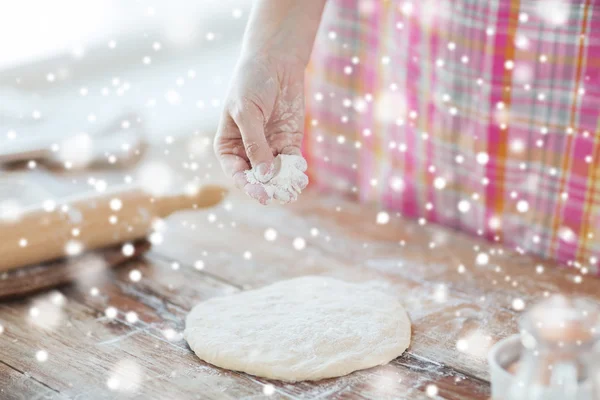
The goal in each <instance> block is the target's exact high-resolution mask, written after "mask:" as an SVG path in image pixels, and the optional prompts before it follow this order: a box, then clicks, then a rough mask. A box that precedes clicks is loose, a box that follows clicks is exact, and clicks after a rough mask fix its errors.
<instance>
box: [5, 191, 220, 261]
mask: <svg viewBox="0 0 600 400" xmlns="http://www.w3.org/2000/svg"><path fill="white" fill-rule="evenodd" d="M225 194H226V189H224V188H222V187H219V186H205V187H203V188H201V189H200V190H199V191H198V192H197V193H196V194H194V195H186V194H178V195H169V196H159V197H156V196H152V195H150V194H148V193H146V192H144V191H143V190H141V189H136V188H132V187H127V188H123V189H118V190H114V191H111V192H105V193H93V194H87V195H86V194H84V195H81V196H79V197H74V198H70V199H65V200H64V201H62V202H60V204H56V205H54V204H48V203H46V204H44V205H43V206H41V207H34V208H29V209H25V210H23V213H22V214H21V215H20V217H19V218H18V219H17V220H16V221H14V222H12V221H11V222H0V272H2V271H8V270H11V269H14V268H19V267H23V266H26V265H31V264H37V263H41V262H46V261H51V260H55V259H58V258H62V257H68V256H76V255H78V254H80V253H81V252H82V251H85V250H93V249H98V248H101V247H107V246H110V245H114V244H118V243H124V242H130V241H134V240H137V239H141V238H145V237H146V236H147V235H148V234H149V233H150V232H151V230H152V224H153V222H154V221H155V220H156V219H159V218H164V217H166V216H168V215H170V214H172V213H174V212H176V211H180V210H185V209H191V208H206V207H210V206H213V205H215V204H217V203H219V202H220V201H221V199H222V198H223V197H224V195H225Z"/></svg>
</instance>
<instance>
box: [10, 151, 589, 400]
mask: <svg viewBox="0 0 600 400" xmlns="http://www.w3.org/2000/svg"><path fill="white" fill-rule="evenodd" d="M180 145H181V146H180V148H179V149H176V148H169V149H168V150H169V151H166V152H165V151H164V149H161V151H160V152H157V151H154V152H153V155H151V156H150V157H151V159H152V160H158V159H159V160H160V161H161V162H164V163H166V164H168V165H171V166H172V168H173V170H174V171H176V172H177V173H176V174H175V175H176V178H177V179H179V180H181V182H185V181H186V180H187V179H194V178H198V177H200V179H197V180H198V181H199V182H200V183H203V182H209V181H210V182H220V181H221V180H222V178H221V176H220V175H219V173H218V172H217V167H216V164H215V163H214V162H213V161H212V159H211V158H209V156H208V155H206V154H201V155H195V156H194V155H191V154H190V153H189V152H188V149H189V143H187V142H186V143H182V144H180ZM165 153H166V154H165ZM182 154H183V156H182ZM194 157H196V158H195V160H196V161H198V163H199V164H201V167H200V168H199V169H194V170H191V169H190V168H186V167H185V166H184V164H185V163H188V165H189V163H190V162H193V161H194ZM182 160H185V161H182ZM200 160H201V162H200ZM140 168H143V166H140ZM133 173H135V172H131V171H123V172H115V171H94V172H93V175H94V177H95V179H104V180H106V181H107V182H109V183H110V182H119V181H120V182H122V177H123V175H125V174H133ZM11 174H12V177H13V178H14V177H15V176H18V178H19V180H20V181H23V182H25V183H24V184H25V185H27V184H28V183H31V184H34V183H35V185H36V187H38V188H43V193H41V194H40V193H36V194H35V195H32V194H29V193H25V192H26V191H25V192H24V191H21V192H20V193H19V196H21V197H22V196H26V197H27V200H26V201H27V202H29V203H31V202H35V201H40V200H41V199H43V198H45V196H48V195H52V196H62V195H64V194H67V193H71V192H73V191H74V190H83V189H85V188H87V189H89V185H88V184H87V182H88V178H87V176H89V174H90V173H87V174H88V175H76V174H68V175H61V176H57V175H51V174H50V173H47V172H43V171H38V172H36V173H35V174H33V175H23V172H22V171H15V172H11V173H10V174H9V173H5V174H4V178H7V177H8V175H11ZM80 174H81V173H80ZM23 201H25V200H23ZM379 211H380V209H379V208H378V207H377V206H365V205H358V204H356V203H354V202H352V201H350V200H348V199H342V198H337V197H333V196H325V195H322V194H318V193H313V192H310V191H309V192H307V193H304V194H302V196H301V198H300V200H299V201H298V202H297V203H296V204H294V205H291V206H269V207H266V208H265V207H263V206H260V205H259V204H255V203H254V202H253V201H251V200H250V199H248V198H246V197H245V196H244V195H242V194H240V193H238V192H236V191H233V192H232V193H231V195H230V196H229V198H228V199H227V200H226V201H225V202H224V203H223V204H221V205H219V206H218V207H216V208H214V209H208V210H203V211H188V212H182V213H179V214H176V215H174V216H172V217H170V218H168V219H167V220H165V224H164V225H163V226H162V228H161V231H160V235H159V239H160V240H154V242H155V243H156V244H155V245H154V246H153V248H152V249H151V251H150V253H148V254H147V255H146V256H145V257H144V258H142V259H137V260H130V261H128V262H126V263H124V264H123V265H122V266H120V267H118V268H115V269H104V270H103V271H102V273H101V274H99V275H96V276H95V277H94V278H93V279H77V280H75V281H74V282H73V283H72V284H70V285H67V286H61V287H59V288H55V289H50V290H48V291H46V292H40V293H38V294H35V295H33V296H27V297H20V298H13V299H10V300H5V301H3V302H1V303H0V325H2V330H3V332H2V333H1V334H0V398H2V399H35V398H38V399H113V398H140V399H240V398H245V399H250V398H252V399H259V398H273V399H326V398H327V399H329V398H331V399H428V398H431V397H430V396H428V394H427V388H428V387H430V390H432V389H431V387H432V386H430V385H435V387H436V388H437V391H438V394H437V397H436V398H443V399H457V400H458V399H482V400H483V399H487V398H489V395H490V389H489V374H488V368H487V364H486V355H487V350H488V348H489V346H491V345H492V344H493V343H494V342H496V341H497V340H499V339H501V338H504V337H506V336H507V335H510V334H512V333H514V332H516V329H517V323H518V318H519V315H520V311H517V310H515V309H514V307H513V301H514V300H515V299H520V300H523V302H524V303H525V305H526V306H529V305H530V304H531V303H533V302H535V301H537V300H539V299H541V298H543V297H544V296H545V295H548V294H550V293H556V292H563V293H568V294H579V295H583V296H588V297H592V298H595V299H600V291H599V290H598V285H599V282H598V281H597V280H595V279H594V278H591V277H588V276H581V275H577V274H576V273H577V272H578V271H576V270H565V269H562V268H560V267H558V266H556V265H554V264H553V263H551V262H548V261H544V260H540V259H536V258H531V257H529V256H525V255H520V254H517V253H514V252H512V251H510V250H509V249H505V248H503V247H502V246H499V245H496V244H493V243H489V242H485V241H483V240H479V239H477V238H473V237H467V236H464V235H462V234H460V233H458V232H454V231H450V230H447V229H444V228H441V227H439V226H435V225H429V224H425V225H420V224H419V223H417V222H415V221H409V220H406V219H403V218H402V217H400V216H396V215H394V214H390V217H391V218H390V222H389V223H387V224H384V225H381V224H377V222H376V215H377V212H379ZM267 229H273V230H275V231H276V233H277V237H276V239H275V240H274V241H268V240H266V239H265V235H264V233H265V231H266V230H267ZM298 238H301V239H302V240H303V241H304V243H305V246H304V247H303V246H299V244H301V243H302V240H300V239H298ZM155 239H156V238H155ZM294 243H296V245H294ZM480 253H486V254H488V256H489V261H488V262H487V263H477V262H476V259H477V256H478V254H480ZM539 266H543V269H542V268H540V267H539ZM132 271H133V272H132ZM302 275H327V276H332V277H336V278H339V279H344V280H348V281H354V282H364V283H365V284H369V285H374V286H376V287H379V288H380V289H381V290H382V291H386V292H389V293H390V294H392V295H394V296H397V297H398V298H399V299H400V301H401V302H402V303H403V304H404V305H405V307H406V309H407V311H408V313H409V315H410V318H411V320H412V323H413V339H412V344H411V346H410V347H409V349H408V350H407V352H405V354H404V355H402V356H401V357H399V358H397V359H396V360H394V361H392V362H391V363H389V364H388V365H384V366H380V367H375V368H371V369H368V370H364V371H357V372H355V373H353V374H350V375H348V376H345V377H341V378H337V379H328V380H324V381H319V382H301V383H295V384H289V383H282V382H278V381H270V380H266V379H262V378H257V377H253V376H250V375H246V374H243V373H238V372H233V371H226V370H223V369H220V368H216V367H213V366H211V365H208V364H206V363H204V362H202V361H200V360H199V359H198V358H197V357H196V356H195V355H194V354H193V353H192V352H191V350H190V349H189V347H188V346H187V344H186V343H185V341H184V340H183V339H182V336H181V333H182V331H183V328H184V318H185V315H186V313H187V312H188V311H189V310H190V309H191V307H192V306H193V305H195V304H196V303H198V302H200V301H203V300H206V299H208V298H211V297H214V296H227V295H230V294H232V293H236V292H239V291H241V290H247V289H250V288H254V287H260V286H262V285H265V284H268V283H272V282H275V281H278V280H282V279H288V278H292V277H297V276H302ZM576 276H581V278H576ZM138 277H139V278H140V279H139V280H138V279H137V278H138ZM132 278H133V279H132ZM458 343H460V344H459V345H458V347H459V348H460V350H459V349H458V348H457V344H458ZM40 351H41V352H42V353H41V354H40ZM44 355H47V357H44ZM38 357H41V358H38ZM40 360H42V361H40ZM430 393H431V392H430Z"/></svg>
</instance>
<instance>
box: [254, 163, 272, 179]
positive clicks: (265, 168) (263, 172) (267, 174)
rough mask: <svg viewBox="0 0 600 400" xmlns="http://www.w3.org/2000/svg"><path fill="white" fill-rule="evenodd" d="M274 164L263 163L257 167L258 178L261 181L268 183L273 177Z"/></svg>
mask: <svg viewBox="0 0 600 400" xmlns="http://www.w3.org/2000/svg"><path fill="white" fill-rule="evenodd" d="M273 172H274V168H273V164H272V163H269V164H268V163H261V164H258V166H257V167H256V178H257V179H258V180H259V181H260V182H261V183H267V182H269V181H270V180H271V178H273Z"/></svg>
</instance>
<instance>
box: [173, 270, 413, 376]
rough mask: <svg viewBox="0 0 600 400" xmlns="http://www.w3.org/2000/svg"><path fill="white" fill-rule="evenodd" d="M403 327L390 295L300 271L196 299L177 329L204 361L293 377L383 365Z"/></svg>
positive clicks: (405, 340)
mask: <svg viewBox="0 0 600 400" xmlns="http://www.w3.org/2000/svg"><path fill="white" fill-rule="evenodd" d="M410 332H411V331H410V320H409V319H408V316H407V315H406V311H405V310H404V308H403V307H402V305H401V304H400V303H399V302H398V301H397V300H396V299H395V298H394V297H391V296H388V295H385V294H383V293H380V292H379V291H377V290H376V289H374V288H372V287H368V286H365V285H359V284H353V283H347V282H343V281H339V280H336V279H332V278H326V277H319V276H308V277H303V278H297V279H291V280H287V281H282V282H278V283H275V284H273V285H270V286H266V287H263V288H261V289H256V290H250V291H247V292H241V293H238V294H234V295H231V296H226V297H218V298H214V299H210V300H208V301H206V302H203V303H200V304H198V305H197V306H196V307H194V309H192V311H191V312H190V313H189V314H188V316H187V319H186V329H185V333H184V334H185V339H186V340H187V342H188V343H189V345H190V347H191V348H192V350H194V352H195V353H196V355H197V356H198V357H200V358H201V359H202V360H204V361H206V362H209V363H211V364H214V365H216V366H218V367H222V368H226V369H230V370H235V371H243V372H247V373H249V374H252V375H257V376H262V377H265V378H272V379H279V380H282V381H290V382H295V381H302V380H318V379H323V378H331V377H335V376H342V375H346V374H349V373H351V372H353V371H356V370H359V369H365V368H370V367H373V366H376V365H382V364H386V363H388V362H389V361H391V360H393V359H394V358H396V357H398V356H399V355H401V354H402V353H403V352H404V350H406V348H407V347H408V345H409V343H410Z"/></svg>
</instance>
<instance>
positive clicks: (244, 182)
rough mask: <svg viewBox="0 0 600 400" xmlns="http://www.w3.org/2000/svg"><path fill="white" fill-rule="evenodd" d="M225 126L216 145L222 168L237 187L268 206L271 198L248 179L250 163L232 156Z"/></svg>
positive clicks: (239, 157) (216, 140)
mask: <svg viewBox="0 0 600 400" xmlns="http://www.w3.org/2000/svg"><path fill="white" fill-rule="evenodd" d="M223 125H227V124H226V123H223V124H221V127H219V132H218V134H217V136H216V137H215V143H214V148H215V153H216V154H217V157H218V159H219V163H220V164H221V168H222V169H223V171H224V172H225V174H227V176H230V177H231V178H232V179H233V182H234V184H235V186H236V187H238V188H239V189H241V190H242V191H244V192H246V194H248V195H249V196H250V197H252V198H254V199H256V200H258V201H259V202H260V203H261V204H267V203H268V201H269V196H268V195H267V192H266V191H265V190H264V188H263V187H262V186H261V185H259V184H251V183H249V182H248V179H247V178H246V171H247V170H249V169H250V166H249V165H248V162H247V161H246V160H245V159H244V158H243V157H241V156H239V155H237V154H232V152H231V151H230V149H228V146H227V143H226V140H225V139H224V137H227V136H224V135H227V134H228V132H227V131H223V130H222V126H223ZM238 134H239V133H238Z"/></svg>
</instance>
